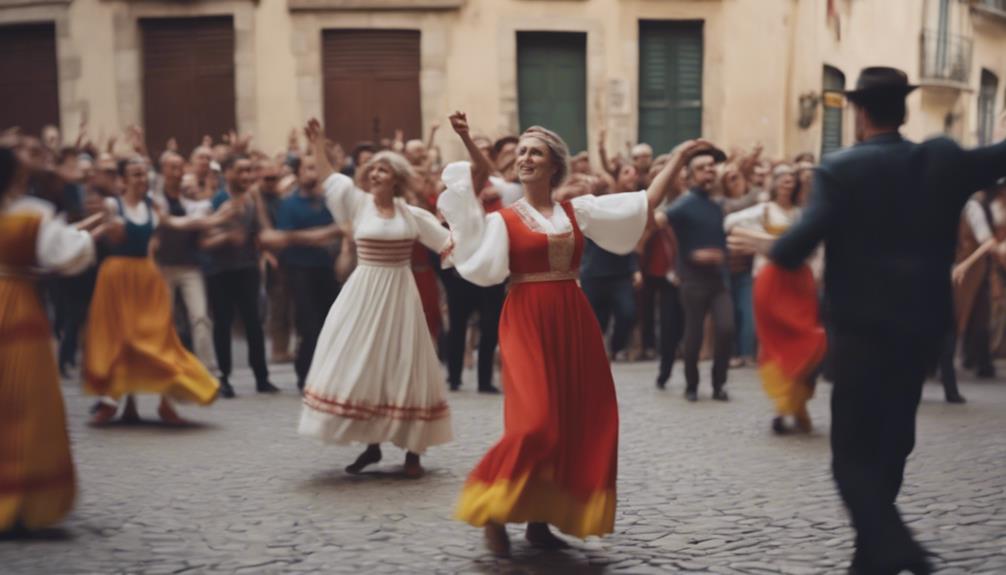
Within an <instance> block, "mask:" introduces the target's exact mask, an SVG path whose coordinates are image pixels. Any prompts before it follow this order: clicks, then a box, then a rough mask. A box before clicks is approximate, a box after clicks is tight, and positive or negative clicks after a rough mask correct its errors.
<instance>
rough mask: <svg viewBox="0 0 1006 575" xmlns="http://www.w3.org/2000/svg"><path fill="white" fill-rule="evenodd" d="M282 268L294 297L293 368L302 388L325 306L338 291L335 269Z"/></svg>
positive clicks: (328, 304)
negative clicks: (295, 352)
mask: <svg viewBox="0 0 1006 575" xmlns="http://www.w3.org/2000/svg"><path fill="white" fill-rule="evenodd" d="M286 272H287V274H288V278H289V280H290V287H291V288H292V289H291V292H292V296H293V298H294V299H295V300H296V301H297V305H296V307H295V308H294V309H295V312H296V313H295V316H294V321H295V323H296V325H297V335H298V336H299V339H300V342H299V343H298V344H297V359H296V360H294V371H296V372H297V387H299V388H301V389H304V380H305V379H306V378H307V372H308V370H309V369H310V368H311V360H312V359H313V358H314V348H315V346H316V345H317V344H318V335H319V334H321V328H322V327H323V326H324V325H325V318H326V317H328V309H329V308H330V307H332V302H334V301H335V298H336V296H338V295H339V283H338V282H337V281H336V280H335V269H334V268H332V267H322V268H319V267H300V266H290V267H288V268H286Z"/></svg>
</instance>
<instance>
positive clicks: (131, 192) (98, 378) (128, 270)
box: [84, 156, 230, 425]
mask: <svg viewBox="0 0 1006 575" xmlns="http://www.w3.org/2000/svg"><path fill="white" fill-rule="evenodd" d="M147 167H148V166H147V161H146V159H144V158H142V157H139V156H136V157H133V158H130V159H127V160H126V161H124V162H123V163H122V164H121V167H120V173H121V175H122V177H123V179H124V181H125V193H124V194H123V195H122V196H121V197H119V196H116V197H110V198H106V199H105V208H106V210H107V212H108V214H107V215H108V216H109V217H110V218H111V219H112V220H114V221H115V222H116V224H117V226H118V230H119V231H118V232H117V233H116V234H114V235H115V236H117V237H115V238H110V239H111V241H110V243H111V245H110V246H109V250H108V253H109V256H108V257H107V258H105V260H104V261H103V262H102V264H101V268H100V269H99V270H98V280H97V283H96V284H95V286H94V297H93V299H92V300H91V308H90V311H89V312H88V320H87V346H86V347H85V349H84V390H85V391H86V392H87V393H90V394H93V395H98V396H101V400H100V405H99V406H98V409H97V411H96V413H95V415H94V418H93V419H92V420H91V422H92V423H93V424H96V425H101V424H105V423H108V422H110V421H111V420H112V419H113V418H114V417H115V415H116V413H117V412H118V409H119V400H120V399H121V398H122V397H123V396H125V397H126V398H127V399H126V406H125V408H124V409H123V413H122V419H123V420H124V421H138V420H139V419H140V416H139V413H138V412H137V409H136V400H135V398H134V394H136V393H152V394H156V395H158V396H160V398H161V401H160V406H159V407H158V410H157V413H158V416H160V418H161V419H162V420H163V421H165V422H166V423H170V424H180V423H184V420H183V419H182V418H181V417H179V415H178V414H177V413H176V412H175V409H174V407H173V405H172V402H173V401H177V402H183V403H197V404H199V405H208V404H210V403H212V402H213V400H214V399H216V397H217V391H218V390H219V388H220V384H219V383H218V382H217V380H216V379H214V378H213V376H212V375H210V373H209V372H208V371H206V368H205V367H204V366H203V364H202V363H201V362H200V361H199V359H198V358H197V357H196V356H194V355H192V354H191V353H189V351H188V350H186V349H185V346H183V345H182V342H181V340H180V339H179V338H178V333H177V332H176V331H175V326H174V321H173V319H172V312H171V294H170V293H169V291H168V286H167V283H165V281H164V278H163V277H162V276H161V274H160V272H159V271H158V269H157V265H156V264H155V263H154V260H153V258H152V257H150V256H151V245H150V244H151V239H152V238H153V235H154V230H155V229H156V228H157V227H158V226H164V227H169V228H174V229H180V230H201V229H206V228H208V227H211V226H214V225H218V224H220V223H223V222H225V221H226V220H227V218H228V217H230V216H229V212H228V210H227V209H223V210H220V211H218V212H217V213H216V214H214V215H212V216H208V217H199V216H171V215H166V214H164V213H161V211H160V210H159V209H158V208H157V206H156V205H155V204H154V203H153V201H152V200H151V198H150V197H149V196H148V194H147V190H148V177H147Z"/></svg>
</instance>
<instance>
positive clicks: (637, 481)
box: [0, 363, 1006, 575]
mask: <svg viewBox="0 0 1006 575" xmlns="http://www.w3.org/2000/svg"><path fill="white" fill-rule="evenodd" d="M654 370H655V366H654V364H653V363H636V364H618V365H616V366H615V379H616V381H617V385H618V391H619V401H620V413H621V421H622V435H621V451H620V462H619V481H618V488H619V505H618V515H617V519H616V523H615V531H616V532H615V533H614V534H613V535H612V536H610V537H606V538H604V539H596V538H593V539H590V540H587V541H583V542H581V541H574V542H573V548H572V549H571V550H569V551H567V552H554V553H543V552H538V551H535V550H532V549H529V548H528V547H527V546H526V545H524V544H523V539H521V538H520V530H519V527H517V526H511V528H510V533H511V536H512V537H513V539H514V557H513V559H511V560H507V561H502V560H496V559H494V558H492V557H490V556H488V555H487V554H486V553H485V552H484V551H483V545H482V539H481V530H478V529H474V528H471V527H468V526H466V525H464V524H461V523H458V522H455V521H453V520H452V519H451V514H452V510H453V504H454V501H455V498H456V497H457V494H458V492H459V489H460V487H461V484H462V482H463V481H464V478H465V476H466V474H467V472H468V471H469V470H470V469H471V467H472V466H473V465H474V463H475V462H476V461H477V460H478V458H479V456H480V455H481V454H482V453H483V452H484V451H485V450H486V449H487V448H488V447H489V446H490V445H491V444H492V442H493V441H494V440H495V439H496V438H497V437H498V435H499V433H500V429H501V419H502V417H501V415H502V414H501V400H500V398H498V397H489V396H483V395H479V394H476V393H475V392H474V391H473V390H472V388H473V387H474V385H473V380H474V376H473V374H472V373H468V374H467V376H466V377H467V382H466V387H465V388H464V390H463V391H461V392H459V393H456V394H452V395H451V396H450V397H451V401H452V403H451V407H452V410H453V415H454V426H455V435H456V437H457V439H456V441H455V442H454V443H452V444H449V445H447V446H444V447H440V448H435V449H432V450H431V451H430V453H429V454H428V455H427V456H426V457H425V458H424V464H425V465H426V467H427V470H428V473H427V475H426V476H425V477H424V478H423V479H420V480H418V481H410V480H407V479H404V478H402V477H401V476H400V475H399V474H398V472H399V470H400V465H401V462H402V458H403V454H402V453H401V452H399V451H398V450H397V449H395V448H393V447H386V448H385V460H384V462H382V464H380V465H378V466H376V470H375V471H374V472H373V473H370V474H367V475H364V476H359V477H353V476H349V475H346V474H345V473H344V472H343V471H342V468H343V467H344V466H345V465H347V464H348V463H350V462H351V461H352V460H353V458H354V457H355V456H356V454H357V452H358V451H359V449H358V448H357V447H331V446H323V445H321V444H318V443H316V442H314V441H311V440H308V439H303V438H300V437H298V436H297V434H296V431H295V426H296V421H297V417H298V412H299V397H298V395H297V394H296V392H295V391H293V390H294V389H295V386H294V377H293V373H292V370H291V368H290V367H289V366H276V367H274V368H273V380H274V382H275V383H277V384H278V385H280V386H281V387H282V388H283V390H284V391H283V393H282V394H280V395H279V396H271V397H264V396H259V395H256V394H255V393H254V391H253V384H252V379H251V376H250V373H248V371H247V370H241V371H239V372H238V373H237V374H236V377H235V378H234V380H233V381H234V382H235V386H236V388H237V390H238V393H239V397H238V399H235V400H231V401H225V400H221V401H218V402H217V403H216V404H215V405H213V406H211V407H209V408H196V407H188V408H183V413H184V414H185V415H187V416H189V417H190V418H192V419H195V420H197V421H198V422H200V425H198V426H195V427H192V428H188V429H168V428H162V427H160V426H157V425H155V424H150V425H143V426H136V427H111V428H106V429H92V428H89V427H87V426H86V425H85V423H84V422H85V419H86V411H87V407H88V405H89V403H90V400H89V398H86V397H83V396H81V395H80V393H79V391H78V386H77V385H76V384H75V383H72V382H65V383H64V390H65V392H66V395H67V407H68V412H69V419H70V430H71V434H72V437H73V443H74V453H75V457H76V461H77V466H78V472H79V488H80V493H79V499H78V503H77V506H76V509H75V510H74V512H73V514H72V515H71V516H70V517H69V518H68V520H67V521H66V522H65V524H64V525H63V527H62V528H61V529H57V530H52V531H50V532H47V533H44V534H41V535H40V536H38V537H36V538H34V539H31V540H13V541H12V540H7V541H0V572H2V573H8V574H20V573H46V574H54V573H148V574H151V575H154V574H162V573H163V574H168V573H336V572H340V573H341V572H346V573H349V572H358V573H587V574H593V573H723V574H731V573H749V574H761V573H786V574H794V575H797V574H808V575H809V574H817V573H843V572H844V568H845V565H846V564H847V561H848V558H849V556H850V554H851V530H850V528H849V526H848V522H847V520H846V516H845V513H844V511H843V510H842V508H841V506H840V504H839V501H838V499H837V496H836V494H835V489H834V487H833V484H832V481H831V477H830V473H829V449H828V440H827V427H828V415H827V397H826V396H827V395H828V394H829V393H830V388H829V387H828V386H823V387H822V388H821V389H820V390H819V391H820V392H821V393H820V396H819V397H818V398H816V399H815V400H814V401H813V404H812V412H813V415H814V417H815V421H816V422H818V431H817V432H816V433H815V434H813V435H812V436H809V437H785V438H779V437H775V436H773V435H771V433H770V432H769V428H768V419H769V418H768V415H769V404H768V401H767V399H766V398H765V397H764V395H763V394H762V393H761V389H760V386H759V384H758V381H757V377H756V374H755V372H754V371H753V370H751V369H746V370H735V371H733V372H732V373H731V384H730V387H729V389H730V391H731V393H732V401H731V402H730V403H729V404H721V403H718V402H713V401H710V400H709V399H708V393H709V390H708V387H704V388H703V389H702V392H703V394H701V397H702V398H703V399H702V400H701V401H700V402H699V403H697V404H694V405H692V404H687V403H686V402H685V401H684V399H683V398H682V397H681V392H682V387H683V383H682V380H681V374H680V373H675V377H674V379H673V380H672V382H671V387H670V389H669V390H668V391H666V392H660V391H657V390H656V389H655V388H654V386H653V384H652V379H651V378H652V376H653V374H654ZM706 374H708V370H707V369H703V377H705V376H706ZM962 391H963V393H964V394H965V395H966V396H967V398H968V399H969V403H968V404H967V405H965V406H950V405H947V404H944V403H943V402H942V394H941V390H940V388H939V386H938V385H936V384H933V383H931V384H929V385H927V388H926V391H925V399H924V402H923V405H922V407H921V410H920V418H919V420H920V430H919V439H918V446H917V448H916V451H915V453H914V454H913V456H912V459H911V460H910V461H909V466H908V477H907V481H906V484H905V488H904V491H903V495H902V498H901V509H902V511H903V513H904V515H905V516H906V518H907V520H908V521H909V522H910V523H911V525H912V527H913V528H914V529H915V530H916V531H917V533H918V534H919V537H920V539H921V540H922V541H923V542H924V543H925V544H926V545H927V546H928V547H930V548H931V549H932V550H933V551H934V552H936V553H938V554H939V555H940V556H941V557H940V558H939V560H938V565H939V567H940V568H941V570H940V572H943V573H989V574H992V573H999V574H1001V573H1006V555H1004V549H1006V544H1004V541H1006V474H1004V473H1003V471H1004V467H1003V465H1004V464H1003V462H1004V461H1006V417H1004V415H1003V414H1004V412H1006V383H1002V382H1000V383H975V382H971V381H969V380H967V379H965V380H964V381H963V383H962ZM155 409H156V400H155V399H154V398H151V397H144V398H141V401H140V410H141V413H143V414H144V415H146V416H150V417H153V415H154V411H155Z"/></svg>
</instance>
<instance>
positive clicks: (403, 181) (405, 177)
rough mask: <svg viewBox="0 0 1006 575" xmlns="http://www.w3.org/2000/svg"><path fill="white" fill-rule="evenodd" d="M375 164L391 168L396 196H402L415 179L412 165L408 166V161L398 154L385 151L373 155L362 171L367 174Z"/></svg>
mask: <svg viewBox="0 0 1006 575" xmlns="http://www.w3.org/2000/svg"><path fill="white" fill-rule="evenodd" d="M377 164H385V165H386V166H388V167H389V168H391V173H392V174H394V176H395V180H396V185H395V195H396V196H400V195H402V194H404V193H405V190H406V188H408V187H409V184H410V182H411V181H412V179H413V178H415V177H416V172H415V171H414V170H413V169H412V164H410V163H409V161H408V160H406V159H405V157H404V156H402V155H401V154H399V153H398V152H392V151H390V150H385V151H383V152H378V153H376V154H374V156H373V157H372V158H370V161H369V162H367V165H365V166H364V167H363V171H364V172H369V171H370V170H371V169H373V168H374V166H376V165H377Z"/></svg>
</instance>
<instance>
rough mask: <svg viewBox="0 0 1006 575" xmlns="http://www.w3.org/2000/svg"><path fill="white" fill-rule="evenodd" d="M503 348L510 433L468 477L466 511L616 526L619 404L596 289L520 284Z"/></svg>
mask: <svg viewBox="0 0 1006 575" xmlns="http://www.w3.org/2000/svg"><path fill="white" fill-rule="evenodd" d="M500 350H501V353H502V356H503V358H504V360H505V361H506V366H507V369H506V371H505V372H504V375H503V388H504V396H503V405H504V430H503V438H502V439H501V440H500V441H499V443H497V444H496V445H495V446H494V447H493V448H492V449H490V450H489V452H488V453H487V454H486V455H485V456H484V457H483V458H482V460H481V461H480V462H479V464H478V465H477V466H476V467H475V469H474V470H473V471H472V473H471V475H470V476H469V477H468V481H467V482H466V484H465V487H464V490H463V491H462V493H461V497H460V501H459V504H458V510H457V517H458V519H460V520H462V521H466V522H468V523H470V524H472V525H475V526H483V525H485V524H487V523H490V522H492V523H500V524H502V523H523V522H542V523H548V524H551V525H554V526H555V527H557V528H558V529H559V530H561V531H562V532H564V533H567V534H569V535H574V536H577V537H586V536H588V535H603V534H605V533H610V532H611V531H612V529H613V528H614V522H615V500H616V495H615V478H616V473H617V460H618V406H617V404H616V399H615V386H614V381H613V380H612V376H611V366H610V365H609V364H608V359H607V355H606V354H605V350H604V343H603V341H602V338H601V331H600V328H599V326H598V324H597V320H596V318H595V316H594V314H593V312H592V311H591V308H590V305H589V304H588V303H587V298H586V297H584V295H583V292H582V291H581V290H580V288H579V287H578V286H577V285H576V283H575V282H574V281H562V282H541V283H522V284H515V285H512V286H511V289H510V293H509V295H508V297H507V300H506V304H505V305H504V307H503V314H502V317H501V320H500Z"/></svg>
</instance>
